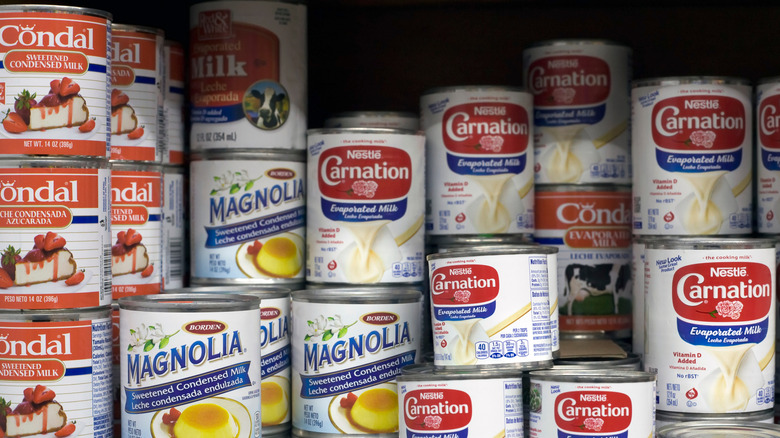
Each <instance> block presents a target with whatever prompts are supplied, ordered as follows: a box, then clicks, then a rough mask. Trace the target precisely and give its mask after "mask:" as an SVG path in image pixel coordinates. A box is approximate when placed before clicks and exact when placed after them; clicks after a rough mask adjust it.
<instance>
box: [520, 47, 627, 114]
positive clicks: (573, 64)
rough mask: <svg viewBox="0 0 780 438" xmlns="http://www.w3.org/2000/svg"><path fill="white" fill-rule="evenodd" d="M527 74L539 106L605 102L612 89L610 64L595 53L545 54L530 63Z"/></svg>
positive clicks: (535, 103)
mask: <svg viewBox="0 0 780 438" xmlns="http://www.w3.org/2000/svg"><path fill="white" fill-rule="evenodd" d="M527 77H528V89H529V91H531V93H533V95H534V106H535V107H538V108H554V107H557V106H573V105H577V106H579V105H596V104H601V103H603V102H605V101H606V100H607V98H609V93H610V90H611V88H612V74H611V72H610V69H609V64H607V63H606V61H604V60H603V59H600V58H596V57H594V56H581V55H563V56H545V57H542V58H539V59H537V60H535V61H533V62H532V63H531V64H530V65H529V66H528V68H527Z"/></svg>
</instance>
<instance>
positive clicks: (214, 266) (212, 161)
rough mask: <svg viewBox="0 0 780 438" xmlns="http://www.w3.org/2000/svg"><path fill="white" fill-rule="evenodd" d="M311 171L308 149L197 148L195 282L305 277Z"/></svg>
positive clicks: (192, 191) (277, 281) (193, 190)
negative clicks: (306, 159)
mask: <svg viewBox="0 0 780 438" xmlns="http://www.w3.org/2000/svg"><path fill="white" fill-rule="evenodd" d="M305 177H306V164H305V162H304V156H303V153H302V152H301V151H282V150H280V151H262V150H247V149H242V150H209V151H204V152H197V153H194V154H193V156H192V161H190V217H191V226H190V233H191V239H190V241H191V245H192V247H191V248H192V249H191V281H192V283H194V284H200V285H205V284H214V285H217V284H226V283H229V284H266V285H268V284H276V285H281V284H295V283H300V282H302V281H303V279H304V260H305V258H304V257H305V256H304V252H305V240H304V232H305V213H306V211H305V208H306V207H305V205H306V192H305V189H306V187H305Z"/></svg>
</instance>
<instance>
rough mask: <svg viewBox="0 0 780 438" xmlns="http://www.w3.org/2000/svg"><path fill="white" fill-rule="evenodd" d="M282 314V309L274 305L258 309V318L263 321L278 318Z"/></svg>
mask: <svg viewBox="0 0 780 438" xmlns="http://www.w3.org/2000/svg"><path fill="white" fill-rule="evenodd" d="M281 315H282V311H281V310H279V309H277V308H276V307H263V308H261V309H260V319H261V320H263V321H269V320H274V319H277V318H279V316H281Z"/></svg>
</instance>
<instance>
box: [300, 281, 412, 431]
mask: <svg viewBox="0 0 780 438" xmlns="http://www.w3.org/2000/svg"><path fill="white" fill-rule="evenodd" d="M421 300H422V295H421V294H420V292H419V291H417V290H413V289H404V288H399V287H394V288H392V289H390V288H384V287H376V288H336V289H327V288H326V289H316V290H314V289H312V290H297V291H293V293H292V312H293V313H292V340H291V345H292V388H293V389H292V396H293V400H292V425H293V434H294V435H295V436H319V435H321V434H322V435H323V436H340V435H369V436H374V437H385V438H391V437H392V438H395V437H397V436H398V430H399V414H398V388H397V385H396V376H397V375H398V374H400V372H401V369H402V368H403V367H405V366H406V365H410V364H414V363H416V362H419V361H420V357H419V356H420V319H421V315H422V307H421Z"/></svg>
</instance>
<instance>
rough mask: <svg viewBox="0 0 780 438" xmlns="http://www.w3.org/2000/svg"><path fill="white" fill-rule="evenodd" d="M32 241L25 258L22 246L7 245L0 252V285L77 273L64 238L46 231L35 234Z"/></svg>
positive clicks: (36, 280) (34, 282)
mask: <svg viewBox="0 0 780 438" xmlns="http://www.w3.org/2000/svg"><path fill="white" fill-rule="evenodd" d="M34 240H35V243H34V245H33V249H31V250H30V251H29V252H28V253H27V254H26V255H25V256H24V257H22V256H21V249H16V248H14V247H13V246H10V245H9V246H8V247H7V248H6V249H5V250H3V254H2V268H3V269H2V270H0V288H8V287H11V286H30V285H33V284H39V283H46V282H49V281H58V280H66V281H67V279H70V278H71V277H72V276H74V274H76V261H75V260H74V259H73V254H72V253H71V252H70V251H68V249H67V248H65V243H66V241H65V238H64V237H62V236H60V235H58V234H56V233H53V232H49V233H47V234H46V235H43V234H39V235H37V236H35V239H34Z"/></svg>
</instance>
